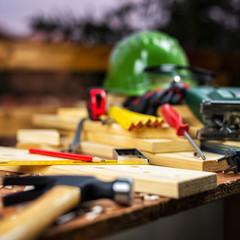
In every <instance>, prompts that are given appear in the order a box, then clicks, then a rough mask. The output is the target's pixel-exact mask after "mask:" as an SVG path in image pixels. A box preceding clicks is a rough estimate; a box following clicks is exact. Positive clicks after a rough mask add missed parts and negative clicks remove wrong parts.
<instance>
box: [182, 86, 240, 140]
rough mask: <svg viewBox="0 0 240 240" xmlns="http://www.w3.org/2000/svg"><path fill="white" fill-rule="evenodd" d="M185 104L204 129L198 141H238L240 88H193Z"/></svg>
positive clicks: (198, 136)
mask: <svg viewBox="0 0 240 240" xmlns="http://www.w3.org/2000/svg"><path fill="white" fill-rule="evenodd" d="M186 102H187V104H188V106H189V108H190V109H191V110H192V112H193V113H194V114H195V115H196V116H197V117H198V119H199V120H201V121H202V122H203V123H204V124H205V127H204V128H202V129H200V130H199V131H198V133H197V138H198V139H200V140H240V88H234V87H193V88H190V89H188V90H187V92H186Z"/></svg>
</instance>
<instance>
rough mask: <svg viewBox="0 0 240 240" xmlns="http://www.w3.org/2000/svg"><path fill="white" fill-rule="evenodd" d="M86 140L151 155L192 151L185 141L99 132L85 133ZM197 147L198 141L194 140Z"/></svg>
mask: <svg viewBox="0 0 240 240" xmlns="http://www.w3.org/2000/svg"><path fill="white" fill-rule="evenodd" d="M86 140H87V141H91V142H97V143H103V144H109V145H114V146H116V147H122V148H129V146H131V147H132V148H138V149H140V150H143V151H148V152H151V153H161V152H179V151H193V150H194V149H193V147H192V145H191V144H190V143H189V141H188V140H187V139H182V138H181V139H163V138H162V139H144V138H132V137H128V136H121V135H116V134H108V133H101V132H93V131H89V132H87V133H86ZM195 143H196V144H197V145H198V146H199V145H200V143H199V141H197V140H195Z"/></svg>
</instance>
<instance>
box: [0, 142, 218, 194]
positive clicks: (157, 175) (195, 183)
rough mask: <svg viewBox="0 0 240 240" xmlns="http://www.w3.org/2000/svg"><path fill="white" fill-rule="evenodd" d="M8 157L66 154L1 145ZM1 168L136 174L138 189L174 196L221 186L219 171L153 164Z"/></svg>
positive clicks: (106, 176)
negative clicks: (40, 152)
mask: <svg viewBox="0 0 240 240" xmlns="http://www.w3.org/2000/svg"><path fill="white" fill-rule="evenodd" d="M8 160H15V161H21V160H22V161H23V160H25V161H26V160H27V161H40V160H43V161H44V160H46V161H51V160H62V158H57V157H48V156H42V155H36V154H31V153H29V152H28V151H27V150H20V149H15V148H8V147H0V162H4V161H6V162H7V161H8ZM0 169H1V170H6V171H12V172H21V173H31V174H46V175H52V174H72V175H78V174H81V175H91V176H96V177H98V178H99V179H102V180H109V181H110V180H114V179H115V178H117V177H132V178H134V191H137V192H146V193H150V194H159V195H162V196H166V197H172V198H182V197H187V196H190V195H192V194H196V193H199V192H203V191H207V190H210V189H213V188H215V187H216V186H217V176H216V174H215V173H208V172H200V171H192V170H183V169H176V168H167V167H160V166H151V165H94V164H93V165H79V166H76V165H72V166H70V165H65V166H60V165H55V166H0ZM30 184H31V183H30Z"/></svg>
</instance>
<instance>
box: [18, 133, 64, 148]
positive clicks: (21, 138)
mask: <svg viewBox="0 0 240 240" xmlns="http://www.w3.org/2000/svg"><path fill="white" fill-rule="evenodd" d="M17 141H18V142H22V143H23V142H27V143H28V142H29V143H45V144H49V145H53V146H58V145H60V134H59V132H58V131H57V130H55V129H19V130H18V131H17Z"/></svg>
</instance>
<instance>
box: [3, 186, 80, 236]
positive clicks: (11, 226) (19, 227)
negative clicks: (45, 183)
mask: <svg viewBox="0 0 240 240" xmlns="http://www.w3.org/2000/svg"><path fill="white" fill-rule="evenodd" d="M80 197H81V190H80V188H78V187H73V186H55V187H53V188H52V189H50V190H49V191H48V192H46V193H45V194H44V195H42V196H41V197H39V198H38V199H36V200H35V201H33V202H32V203H30V204H29V205H28V206H26V208H25V209H24V210H23V211H22V212H20V213H19V214H18V215H17V216H16V218H14V219H12V218H11V217H9V218H6V219H3V220H2V221H1V222H0V226H1V227H0V239H1V240H9V239H14V240H30V239H34V238H36V237H37V236H38V235H39V234H40V233H41V232H42V231H43V230H44V229H45V228H46V227H47V226H49V225H50V224H51V223H52V222H54V220H55V219H56V218H57V217H58V216H60V215H62V214H63V213H65V212H67V211H68V210H70V209H72V208H73V207H75V206H76V205H77V204H78V203H79V202H80Z"/></svg>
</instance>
